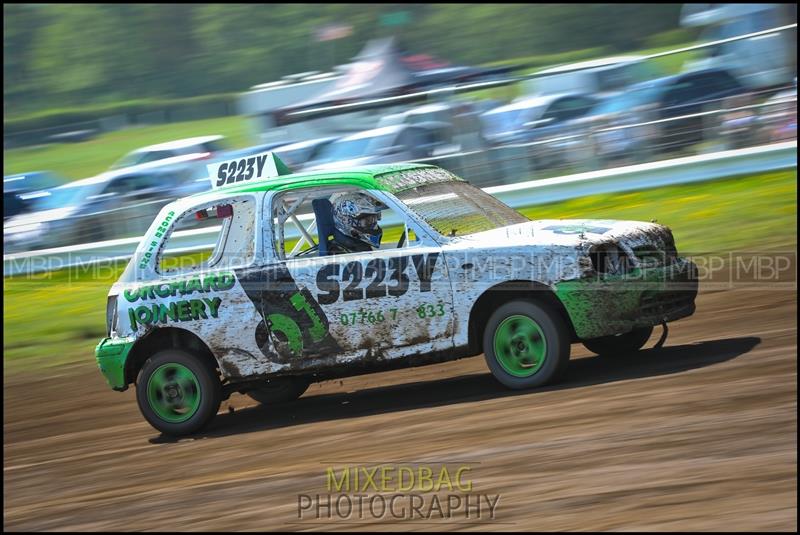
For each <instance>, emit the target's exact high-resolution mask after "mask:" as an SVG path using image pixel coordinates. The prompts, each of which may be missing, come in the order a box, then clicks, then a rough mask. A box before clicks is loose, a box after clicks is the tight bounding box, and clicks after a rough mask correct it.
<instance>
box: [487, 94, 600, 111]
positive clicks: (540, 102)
mask: <svg viewBox="0 0 800 535" xmlns="http://www.w3.org/2000/svg"><path fill="white" fill-rule="evenodd" d="M583 96H587V95H585V94H583V93H553V94H548V95H534V96H531V97H522V98H519V99H516V100H515V101H514V102H511V103H510V104H504V105H503V106H498V107H497V108H494V109H491V110H489V111H487V112H484V113H483V114H482V115H489V114H492V113H501V112H505V111H514V110H523V109H527V108H536V107H539V106H546V105H547V104H550V103H552V102H553V101H555V100H558V99H560V98H563V97H583Z"/></svg>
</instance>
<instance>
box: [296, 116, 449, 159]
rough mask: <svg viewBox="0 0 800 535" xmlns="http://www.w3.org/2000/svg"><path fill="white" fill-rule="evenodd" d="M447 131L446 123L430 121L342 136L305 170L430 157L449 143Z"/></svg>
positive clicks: (322, 151)
mask: <svg viewBox="0 0 800 535" xmlns="http://www.w3.org/2000/svg"><path fill="white" fill-rule="evenodd" d="M447 130H448V124H447V123H436V122H427V123H420V124H415V125H405V124H401V125H395V126H384V127H382V128H374V129H371V130H366V131H364V132H358V133H356V134H351V135H349V136H343V137H341V138H339V139H337V140H336V141H334V142H332V143H330V144H328V145H326V146H325V147H324V148H323V149H322V150H321V151H320V153H319V157H318V158H317V159H315V160H312V161H310V162H308V163H307V164H306V166H305V167H304V168H303V169H304V170H307V171H320V170H324V169H338V168H341V167H353V166H358V165H369V164H376V163H395V162H405V161H411V160H419V159H422V158H428V157H430V156H433V155H434V154H435V153H436V152H437V150H438V149H441V148H446V147H447V146H448V145H450V143H449V139H448V137H447V136H448V133H447Z"/></svg>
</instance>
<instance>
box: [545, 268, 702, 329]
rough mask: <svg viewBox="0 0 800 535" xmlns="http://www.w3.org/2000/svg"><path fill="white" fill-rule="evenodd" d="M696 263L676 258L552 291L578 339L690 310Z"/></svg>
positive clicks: (683, 314) (564, 284) (695, 285)
mask: <svg viewBox="0 0 800 535" xmlns="http://www.w3.org/2000/svg"><path fill="white" fill-rule="evenodd" d="M697 288H698V280H697V266H695V264H694V263H692V262H690V261H688V260H685V259H682V258H678V259H676V260H675V261H674V262H673V263H672V264H670V265H668V266H660V267H657V268H647V269H642V270H635V271H634V272H633V273H631V274H628V275H621V276H619V275H617V276H603V275H601V276H598V277H597V278H590V279H589V278H587V279H579V280H571V281H564V282H561V283H558V284H557V285H556V295H557V296H558V298H559V299H560V300H561V302H562V303H563V305H564V308H565V309H566V310H567V314H568V315H569V318H570V320H571V321H572V325H573V327H574V328H575V333H576V334H577V336H578V338H579V339H588V338H597V337H599V336H608V335H612V334H622V333H626V332H629V331H632V330H633V329H636V328H639V327H650V326H653V325H658V324H660V323H662V322H669V321H675V320H677V319H680V318H685V317H687V316H691V315H692V314H694V310H695V298H696V297H697Z"/></svg>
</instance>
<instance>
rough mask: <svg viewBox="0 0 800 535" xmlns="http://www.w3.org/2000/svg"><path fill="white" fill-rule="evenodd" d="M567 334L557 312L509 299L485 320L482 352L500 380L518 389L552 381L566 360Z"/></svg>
mask: <svg viewBox="0 0 800 535" xmlns="http://www.w3.org/2000/svg"><path fill="white" fill-rule="evenodd" d="M569 351H570V343H569V334H568V330H567V326H566V325H565V324H564V321H563V320H562V319H561V317H560V316H559V315H558V313H556V312H554V311H552V310H550V309H549V308H547V307H545V306H543V305H541V304H539V303H534V302H532V301H522V300H520V301H511V302H509V303H506V304H504V305H502V306H501V307H499V308H498V309H497V310H496V311H495V312H494V314H492V315H491V317H490V318H489V321H488V322H487V323H486V329H485V331H484V335H483V354H484V357H485V358H486V364H487V365H488V366H489V369H490V370H491V372H492V375H494V377H495V379H497V380H498V381H499V382H500V383H502V384H503V385H504V386H506V387H508V388H513V389H522V388H531V387H536V386H542V385H545V384H548V383H551V382H555V381H556V380H558V379H559V378H560V376H561V375H562V374H563V373H564V371H565V370H566V368H567V365H568V364H569Z"/></svg>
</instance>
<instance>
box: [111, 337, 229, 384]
mask: <svg viewBox="0 0 800 535" xmlns="http://www.w3.org/2000/svg"><path fill="white" fill-rule="evenodd" d="M164 349H182V350H185V351H188V352H190V353H191V354H192V355H194V356H195V357H196V358H198V359H201V360H203V361H204V362H207V363H208V364H210V365H211V366H212V367H213V368H215V369H219V368H220V365H219V362H217V359H216V358H215V357H214V354H213V353H212V352H211V349H210V348H209V347H208V345H206V343H205V342H203V340H202V339H201V338H200V337H199V336H197V335H196V334H195V333H193V332H191V331H189V330H186V329H181V328H180V327H160V328H158V329H153V330H151V331H150V332H148V333H147V334H146V335H144V336H143V337H141V338H139V339H138V340H137V341H136V342H135V343H134V345H133V347H132V348H131V351H130V353H128V358H127V359H125V384H131V383H134V382H135V381H136V377H137V375H139V371H140V370H141V369H142V366H143V365H144V363H145V361H147V359H148V358H150V357H151V356H153V355H154V354H156V353H157V352H159V351H163V350H164Z"/></svg>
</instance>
